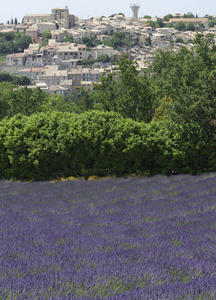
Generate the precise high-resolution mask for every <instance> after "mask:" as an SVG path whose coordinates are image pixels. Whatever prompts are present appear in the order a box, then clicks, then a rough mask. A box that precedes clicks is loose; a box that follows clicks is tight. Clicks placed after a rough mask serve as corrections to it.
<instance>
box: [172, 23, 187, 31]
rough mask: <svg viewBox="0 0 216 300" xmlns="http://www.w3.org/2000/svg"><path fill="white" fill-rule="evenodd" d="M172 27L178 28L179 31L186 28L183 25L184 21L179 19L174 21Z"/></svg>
mask: <svg viewBox="0 0 216 300" xmlns="http://www.w3.org/2000/svg"><path fill="white" fill-rule="evenodd" d="M174 28H175V29H176V30H179V31H185V30H186V25H185V23H184V22H182V21H179V22H177V23H176V25H175V26H174Z"/></svg>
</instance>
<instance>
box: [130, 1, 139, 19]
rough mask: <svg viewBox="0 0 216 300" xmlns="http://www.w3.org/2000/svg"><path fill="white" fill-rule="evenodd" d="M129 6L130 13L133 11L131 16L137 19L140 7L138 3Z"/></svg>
mask: <svg viewBox="0 0 216 300" xmlns="http://www.w3.org/2000/svg"><path fill="white" fill-rule="evenodd" d="M130 8H131V10H132V13H133V18H134V19H137V18H138V10H139V8H140V5H139V4H131V5H130Z"/></svg>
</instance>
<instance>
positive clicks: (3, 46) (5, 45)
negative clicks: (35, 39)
mask: <svg viewBox="0 0 216 300" xmlns="http://www.w3.org/2000/svg"><path fill="white" fill-rule="evenodd" d="M30 43H31V37H30V36H29V35H23V34H22V33H21V32H18V33H15V32H12V31H11V32H7V33H1V35H0V53H19V52H23V51H24V49H27V48H28V46H29V44H30Z"/></svg>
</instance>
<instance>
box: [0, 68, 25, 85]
mask: <svg viewBox="0 0 216 300" xmlns="http://www.w3.org/2000/svg"><path fill="white" fill-rule="evenodd" d="M1 82H11V83H13V84H15V85H29V84H30V82H31V80H30V78H29V77H28V76H27V75H16V74H11V73H9V72H7V71H0V83H1Z"/></svg>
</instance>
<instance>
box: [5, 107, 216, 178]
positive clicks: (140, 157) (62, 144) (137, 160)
mask: <svg viewBox="0 0 216 300" xmlns="http://www.w3.org/2000/svg"><path fill="white" fill-rule="evenodd" d="M168 127H169V126H167V125H166V124H165V123H164V122H152V123H150V124H144V123H137V122H134V121H132V120H131V119H124V118H122V117H121V116H120V115H119V114H116V113H113V112H111V113H108V112H96V111H92V112H89V113H84V114H81V115H77V114H70V113H64V114H63V113H58V112H55V113H54V112H53V113H38V114H33V115H31V116H30V117H27V116H23V115H20V114H19V115H16V116H14V117H12V118H11V119H4V120H2V121H1V122H0V170H1V171H0V176H1V177H3V178H15V179H21V180H45V179H50V178H58V177H67V176H85V177H88V176H91V175H98V176H110V175H119V176H121V175H124V174H132V173H136V174H149V175H153V174H166V175H169V174H172V173H190V174H197V173H201V172H204V171H213V170H215V168H216V156H215V155H214V149H215V146H216V140H215V138H212V139H211V141H210V142H207V138H206V136H205V133H204V132H203V131H202V129H201V127H200V126H199V125H196V124H195V123H192V124H189V125H188V126H186V127H184V128H183V127H181V126H179V125H177V124H176V125H175V124H173V125H172V126H171V127H170V128H168Z"/></svg>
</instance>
